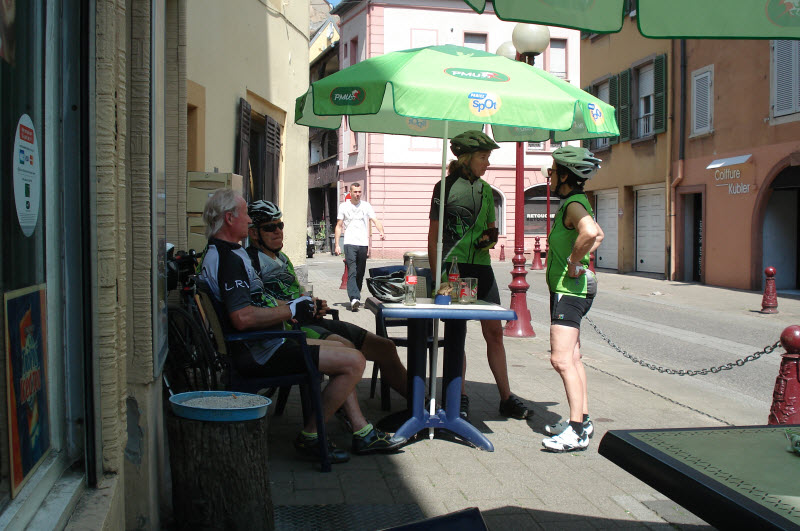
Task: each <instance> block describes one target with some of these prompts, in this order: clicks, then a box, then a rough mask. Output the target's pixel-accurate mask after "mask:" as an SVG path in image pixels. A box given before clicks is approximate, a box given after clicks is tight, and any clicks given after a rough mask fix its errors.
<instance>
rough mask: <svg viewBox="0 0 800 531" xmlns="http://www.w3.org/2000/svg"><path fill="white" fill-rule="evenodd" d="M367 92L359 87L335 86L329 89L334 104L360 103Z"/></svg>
mask: <svg viewBox="0 0 800 531" xmlns="http://www.w3.org/2000/svg"><path fill="white" fill-rule="evenodd" d="M366 97H367V93H366V92H365V91H364V89H362V88H361V87H336V88H335V89H333V90H332V91H331V103H333V104H334V105H361V104H362V103H364V99H365V98H366Z"/></svg>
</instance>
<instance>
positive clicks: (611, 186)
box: [580, 16, 674, 272]
mask: <svg viewBox="0 0 800 531" xmlns="http://www.w3.org/2000/svg"><path fill="white" fill-rule="evenodd" d="M659 54H668V57H669V54H671V41H669V40H663V39H646V38H644V37H642V36H641V34H640V33H639V31H638V29H637V27H636V18H635V17H633V18H631V17H630V16H626V17H625V20H624V23H623V27H622V31H620V32H619V33H612V34H606V35H595V36H592V37H587V38H584V39H582V41H581V66H580V68H581V88H585V87H588V86H591V85H594V84H597V83H599V82H602V81H603V80H604V79H606V78H607V76H609V75H615V74H618V73H619V72H621V71H622V70H625V69H628V68H631V67H632V66H634V65H635V64H636V63H637V62H639V61H641V60H643V59H646V58H652V57H655V56H657V55H659ZM668 64H669V61H668ZM673 79H674V75H673V72H672V70H671V69H668V71H667V86H668V87H669V85H670V84H671V83H672V80H673ZM668 94H669V91H668ZM672 100H673V98H672V97H668V100H667V108H668V109H672V108H673V104H672ZM672 114H673V113H672V112H670V111H669V110H668V111H667V116H671V115H672ZM672 125H673V123H672V121H670V120H667V133H665V134H658V135H655V136H654V137H653V138H652V139H649V140H643V141H636V140H632V141H627V142H621V143H617V144H614V145H611V146H610V147H609V148H607V149H603V150H595V155H596V156H597V157H598V158H600V159H602V160H603V162H602V164H601V167H602V169H601V170H600V171H599V172H598V173H597V175H596V176H595V177H593V178H592V180H591V181H589V182H588V183H587V184H586V187H585V189H586V191H587V192H599V191H609V190H616V191H617V194H618V208H619V209H620V210H621V215H619V217H618V219H617V227H618V229H617V231H618V232H617V266H618V270H619V271H620V272H630V271H635V270H636V226H635V220H636V202H635V193H634V187H637V186H642V185H663V186H664V187H665V190H666V183H667V176H668V174H669V171H670V137H669V136H668V135H669V131H670V129H671V127H672ZM665 199H668V198H665ZM664 226H665V229H666V230H665V241H664V246H665V249H666V248H667V247H668V245H669V224H668V216H666V215H665V217H664ZM665 256H668V254H667V253H665ZM665 265H666V264H665ZM665 271H666V270H665Z"/></svg>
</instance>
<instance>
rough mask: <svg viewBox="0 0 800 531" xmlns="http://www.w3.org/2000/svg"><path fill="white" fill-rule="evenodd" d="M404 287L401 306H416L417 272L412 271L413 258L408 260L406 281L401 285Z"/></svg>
mask: <svg viewBox="0 0 800 531" xmlns="http://www.w3.org/2000/svg"><path fill="white" fill-rule="evenodd" d="M403 284H404V286H405V290H406V293H405V296H404V297H403V304H405V305H406V306H416V305H417V270H416V269H414V258H412V257H409V258H408V268H407V269H406V280H405V282H404V283H403Z"/></svg>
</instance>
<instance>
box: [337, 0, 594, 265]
mask: <svg viewBox="0 0 800 531" xmlns="http://www.w3.org/2000/svg"><path fill="white" fill-rule="evenodd" d="M340 16H341V26H340V30H341V35H342V36H341V44H340V53H341V55H340V64H341V65H342V68H345V67H347V66H349V65H350V62H349V54H350V52H349V51H348V52H345V51H344V45H345V43H348V44H349V43H350V42H351V40H352V39H353V38H354V37H356V38H357V39H358V42H359V48H360V50H359V53H361V55H360V57H361V60H363V59H364V58H366V57H374V56H376V55H380V54H383V53H389V52H393V51H397V50H403V49H408V48H415V47H420V46H428V45H442V44H455V45H459V46H462V45H463V44H464V34H465V33H478V34H485V35H486V50H487V51H489V52H494V51H495V50H496V49H497V48H498V47H499V46H500V45H501V44H503V43H504V42H506V41H510V40H511V32H512V31H513V29H514V26H515V23H513V22H503V21H501V20H499V19H498V18H497V17H495V16H489V15H486V16H479V15H477V14H476V13H474V12H473V11H472V10H471V9H469V8H468V7H467V6H466V5H465V4H463V2H459V1H454V0H447V1H440V0H428V1H418V2H399V1H388V2H383V3H382V4H380V5H373V4H371V5H369V6H367V5H366V2H361V3H359V4H358V5H356V6H355V7H352V8H351V9H349V10H347V11H345V12H342V13H340ZM367 28H368V29H369V31H367ZM550 37H551V40H552V39H564V40H566V41H567V45H566V46H567V79H568V81H570V82H572V83H573V84H575V85H576V86H580V34H579V32H578V31H575V30H568V29H564V28H555V27H553V28H550ZM364 39H367V42H366V45H363V44H362V43H363V42H364ZM348 50H349V48H348ZM549 62H550V58H549V49H548V50H546V51H545V52H544V53H543V54H542V55H541V56H539V57H538V58H537V59H536V65H539V66H544V67H545V68H547V67H548V66H549ZM359 135H360V136H359V143H358V145H359V150H358V151H357V152H352V151H350V149H349V146H350V140H349V133H348V131H347V130H346V128H345V127H343V128H342V136H341V138H340V146H341V153H340V161H341V165H340V176H341V179H342V184H343V185H344V186H348V185H349V183H350V182H353V181H356V180H361V181H364V180H365V179H366V186H365V192H364V197H365V199H366V200H367V201H369V202H370V203H371V204H372V206H373V208H374V209H375V212H376V214H377V216H378V218H379V219H381V220H382V222H383V224H384V227H385V228H386V240H385V241H381V240H380V239H379V238H378V234H377V232H374V233H373V234H374V236H375V238H373V240H372V244H373V245H372V247H371V251H370V253H371V254H370V256H371V257H373V258H400V257H402V256H403V253H404V252H405V251H408V250H409V249H411V250H425V248H426V247H427V243H426V242H427V233H428V225H429V223H428V213H429V210H430V201H431V193H432V191H433V186H434V184H435V183H436V181H437V180H439V179H441V173H442V141H441V140H440V139H433V138H422V137H407V136H397V135H382V134H365V133H359ZM453 158H454V157H453V156H452V154H451V153H450V151H449V147H448V149H447V161H448V162H449V161H450V160H452V159H453ZM491 162H492V166H491V167H490V168H489V170H488V171H487V174H486V175H485V176H484V179H485V180H486V181H487V182H489V184H490V185H492V187H494V188H496V189H497V190H498V191H499V192H500V194H501V196H502V197H504V198H505V204H504V208H505V209H504V212H505V219H504V223H503V224H502V225H503V226H504V227H505V231H501V235H500V239H499V242H498V245H497V246H496V248H495V249H494V250H493V257H494V258H495V259H499V257H500V253H501V245H502V246H505V254H506V255H507V257H508V258H507V259H509V260H510V258H511V256H513V249H512V247H513V242H514V208H515V200H516V199H515V196H516V194H515V164H516V147H515V145H514V144H513V143H507V144H504V145H502V147H501V148H500V149H499V150H496V151H494V152H493V154H492V159H491ZM551 163H552V158H551V157H550V156H549V154H548V152H547V151H542V152H527V150H526V153H525V155H524V165H525V172H524V183H525V184H524V188H525V189H527V188H529V187H531V186H534V185H537V184H539V185H541V184H544V183H545V182H546V179H545V178H544V176H543V175H542V173H541V167H542V166H550V164H551ZM343 199H344V188H342V193H341V195H340V200H343ZM541 236H544V235H543V234H542V235H541ZM533 245H534V235H528V236H527V237H526V238H525V248H526V249H527V250H528V251H530V250H532V249H533ZM542 245H543V244H542Z"/></svg>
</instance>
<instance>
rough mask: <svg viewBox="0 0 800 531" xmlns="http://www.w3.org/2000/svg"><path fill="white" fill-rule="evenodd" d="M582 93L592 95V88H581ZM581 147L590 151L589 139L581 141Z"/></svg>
mask: <svg viewBox="0 0 800 531" xmlns="http://www.w3.org/2000/svg"><path fill="white" fill-rule="evenodd" d="M583 91H584V92H588V93H589V94H594V93H593V91H592V86H591V85H589V86H588V87H583ZM581 145H583V147H584V148H586V149H592V140H591V139H589V138H586V139H584V140H583V141H581Z"/></svg>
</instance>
